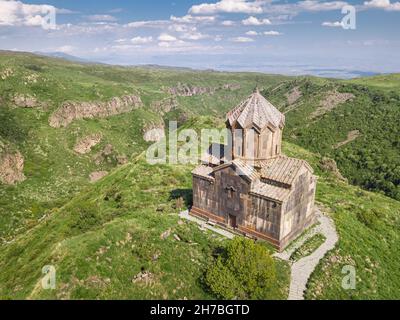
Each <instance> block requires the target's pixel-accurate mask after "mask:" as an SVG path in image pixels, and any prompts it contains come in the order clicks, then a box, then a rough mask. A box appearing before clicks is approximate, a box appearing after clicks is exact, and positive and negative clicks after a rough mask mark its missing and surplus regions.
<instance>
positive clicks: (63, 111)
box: [49, 95, 143, 128]
mask: <svg viewBox="0 0 400 320" xmlns="http://www.w3.org/2000/svg"><path fill="white" fill-rule="evenodd" d="M142 105H143V103H142V100H141V99H140V97H138V96H136V95H129V96H123V97H114V98H113V99H111V100H110V101H108V102H65V103H64V104H63V105H62V106H61V107H60V108H58V109H57V110H56V111H55V112H54V113H53V114H52V115H51V117H50V119H49V124H50V126H51V127H53V128H60V127H67V126H68V125H69V124H70V123H71V122H72V121H74V120H79V119H93V118H106V117H109V116H112V115H117V114H121V113H127V112H130V111H132V110H134V109H136V108H139V107H141V106H142Z"/></svg>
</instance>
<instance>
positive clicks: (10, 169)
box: [0, 141, 25, 185]
mask: <svg viewBox="0 0 400 320" xmlns="http://www.w3.org/2000/svg"><path fill="white" fill-rule="evenodd" d="M23 170H24V157H23V156H22V154H21V153H20V152H19V151H12V150H9V149H8V148H7V147H6V146H5V145H4V144H3V143H2V142H1V141H0V183H4V184H10V185H12V184H16V183H18V182H21V181H24V180H25V176H24V173H23Z"/></svg>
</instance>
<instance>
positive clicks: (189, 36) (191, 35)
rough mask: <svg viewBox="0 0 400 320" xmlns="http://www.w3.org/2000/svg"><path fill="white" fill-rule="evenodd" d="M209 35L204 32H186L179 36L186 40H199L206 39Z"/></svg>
mask: <svg viewBox="0 0 400 320" xmlns="http://www.w3.org/2000/svg"><path fill="white" fill-rule="evenodd" d="M208 37H209V36H208V35H206V34H202V33H201V32H186V33H184V34H182V35H181V36H180V38H182V39H186V40H201V39H206V38H208Z"/></svg>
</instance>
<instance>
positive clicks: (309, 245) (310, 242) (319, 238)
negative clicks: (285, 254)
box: [290, 233, 326, 261]
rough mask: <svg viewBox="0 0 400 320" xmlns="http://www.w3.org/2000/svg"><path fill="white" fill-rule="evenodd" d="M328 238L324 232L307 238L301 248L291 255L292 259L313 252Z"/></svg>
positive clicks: (300, 257) (303, 256)
mask: <svg viewBox="0 0 400 320" xmlns="http://www.w3.org/2000/svg"><path fill="white" fill-rule="evenodd" d="M325 241H326V238H325V236H324V235H322V234H319V233H318V234H316V235H314V236H312V237H311V238H309V239H307V240H306V241H305V242H304V243H303V244H302V245H301V246H300V247H299V248H297V249H296V250H294V251H293V253H292V255H291V256H290V260H292V261H298V260H300V259H302V258H305V257H307V256H309V255H310V254H312V253H313V252H314V251H315V250H316V249H318V248H319V247H320V246H321V245H322V244H323V243H324V242H325Z"/></svg>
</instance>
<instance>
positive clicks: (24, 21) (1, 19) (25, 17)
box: [0, 0, 57, 28]
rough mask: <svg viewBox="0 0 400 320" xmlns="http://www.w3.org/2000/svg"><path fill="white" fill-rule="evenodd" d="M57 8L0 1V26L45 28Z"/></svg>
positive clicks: (11, 0)
mask: <svg viewBox="0 0 400 320" xmlns="http://www.w3.org/2000/svg"><path fill="white" fill-rule="evenodd" d="M56 12H57V8H56V7H54V6H51V5H45V4H43V5H42V4H40V5H36V4H25V3H22V2H21V1H14V0H9V1H4V0H0V26H1V25H7V26H35V27H37V26H40V27H43V28H45V26H46V24H48V23H49V20H48V18H49V17H50V15H53V16H54V17H55V13H56Z"/></svg>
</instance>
